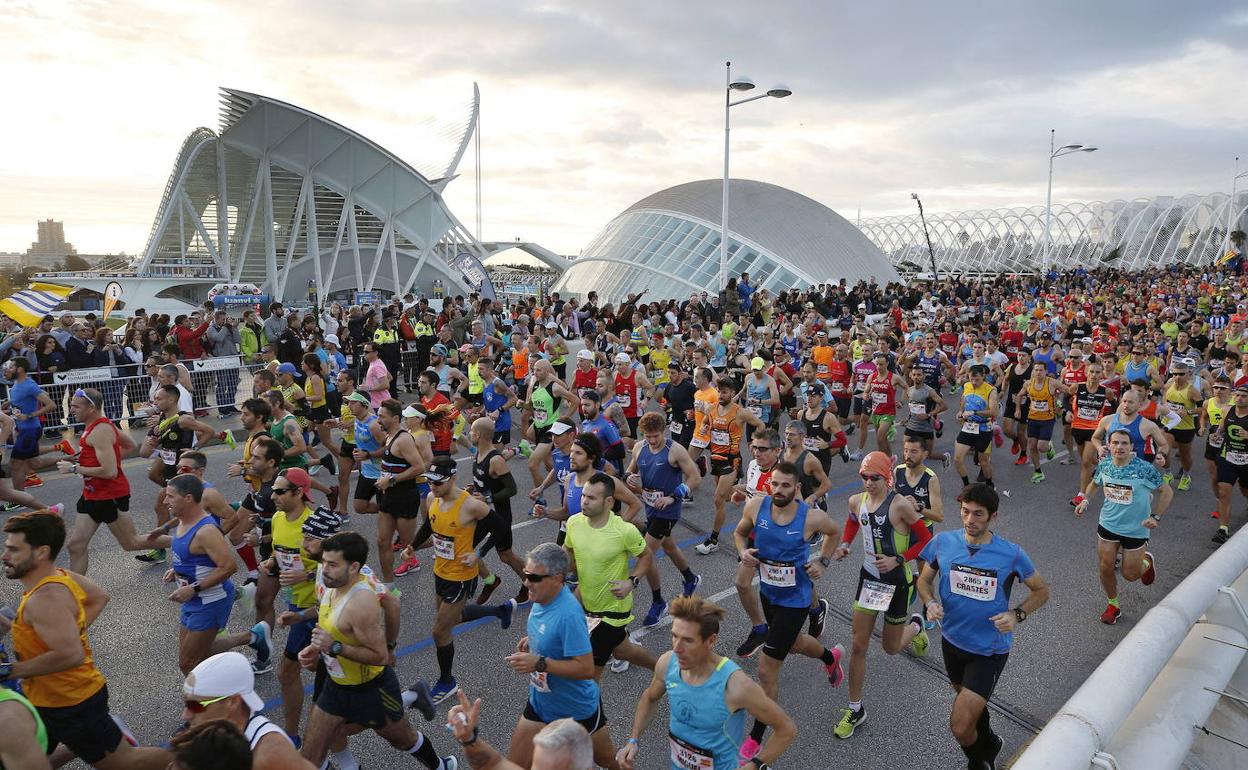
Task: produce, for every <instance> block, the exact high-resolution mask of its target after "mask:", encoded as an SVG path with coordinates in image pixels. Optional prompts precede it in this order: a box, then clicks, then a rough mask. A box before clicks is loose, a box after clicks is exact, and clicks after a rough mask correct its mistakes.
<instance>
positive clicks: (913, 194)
mask: <svg viewBox="0 0 1248 770" xmlns="http://www.w3.org/2000/svg"><path fill="white" fill-rule="evenodd" d="M918 199H919V194H918V193H910V200H914V201H917V200H918Z"/></svg>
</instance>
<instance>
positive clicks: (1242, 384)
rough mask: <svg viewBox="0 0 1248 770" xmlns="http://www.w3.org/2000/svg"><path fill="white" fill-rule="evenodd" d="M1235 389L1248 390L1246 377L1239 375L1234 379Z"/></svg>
mask: <svg viewBox="0 0 1248 770" xmlns="http://www.w3.org/2000/svg"><path fill="white" fill-rule="evenodd" d="M1235 390H1244V391H1248V377H1241V378H1240V379H1238V380H1236V381H1235Z"/></svg>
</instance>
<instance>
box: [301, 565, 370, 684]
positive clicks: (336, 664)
mask: <svg viewBox="0 0 1248 770" xmlns="http://www.w3.org/2000/svg"><path fill="white" fill-rule="evenodd" d="M308 585H312V584H311V583H309V584H308ZM361 589H363V590H365V591H371V590H372V589H371V588H369V585H368V581H367V580H363V579H361V580H359V581H357V582H356V584H355V585H353V586H351V588H349V589H347V591H346V593H342V589H340V588H339V589H330V590H328V591H326V592H325V595H324V596H322V597H321V606H320V613H319V617H318V619H317V621H316V622H317V625H319V626H320V627H321V628H322V629H323V630H324V631H325V633H327V634H329V635H330V636H332V637H333V638H334V641H336V642H342V643H343V644H359V643H360V640H359V639H358V638H357V637H356V636H354V635H353V634H348V633H344V632H343V631H342V629H340V628H338V616H339V615H340V614H342V608H343V607H346V606H347V601H348V600H349V599H350V598H351V595H352V594H354V593H355V592H356V591H358V590H361ZM377 622H378V623H380V622H381V613H380V612H378V613H377ZM321 660H323V661H325V670H326V672H327V673H328V674H329V676H330V678H331V679H333V680H334V682H335V683H336V684H345V685H355V684H364V683H365V682H371V681H372V680H374V679H376V678H377V677H378V676H380V675H381V672H382V671H384V670H385V668H386V667H385V666H371V665H369V664H367V663H360V662H359V661H356V660H348V659H347V658H343V657H341V656H340V657H337V658H335V657H333V656H331V655H326V654H325V653H321Z"/></svg>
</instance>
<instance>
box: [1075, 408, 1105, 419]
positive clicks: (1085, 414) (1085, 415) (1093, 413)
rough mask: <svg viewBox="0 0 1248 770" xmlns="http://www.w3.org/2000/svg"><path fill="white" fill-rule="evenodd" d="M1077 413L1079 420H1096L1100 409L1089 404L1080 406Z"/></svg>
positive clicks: (1099, 414)
mask: <svg viewBox="0 0 1248 770" xmlns="http://www.w3.org/2000/svg"><path fill="white" fill-rule="evenodd" d="M1078 414H1079V419H1080V420H1096V419H1098V418H1100V416H1101V411H1100V410H1099V409H1096V408H1094V407H1091V406H1081V407H1079V411H1078Z"/></svg>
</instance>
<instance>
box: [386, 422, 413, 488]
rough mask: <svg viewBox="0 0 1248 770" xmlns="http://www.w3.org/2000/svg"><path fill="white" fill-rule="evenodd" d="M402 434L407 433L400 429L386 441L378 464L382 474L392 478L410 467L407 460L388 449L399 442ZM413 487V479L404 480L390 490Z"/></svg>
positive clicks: (395, 483)
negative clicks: (389, 475)
mask: <svg viewBox="0 0 1248 770" xmlns="http://www.w3.org/2000/svg"><path fill="white" fill-rule="evenodd" d="M404 433H407V430H406V429H400V430H398V431H396V432H395V434H394V435H393V436H391V437H390V438H388V439H386V446H385V448H384V449H383V450H382V452H381V462H380V463H379V464H380V466H381V472H382V473H389V474H391V475H392V476H397V475H399V474H400V473H403V472H404V471H406V470H407V469H408V468H411V467H412V464H411V463H409V462H408V461H407V460H405V459H403V458H402V457H400V456H399V455H397V454H395V453H394V452H393V451H391V449H390V447H392V446H394V442H395V441H398V440H399V436H402V435H403V434H404ZM415 485H416V480H415V479H405V480H403V481H396V482H394V484H393V485H392V486H391V487H390V488H391V489H395V488H396V487H403V488H407V487H409V486H415Z"/></svg>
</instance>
